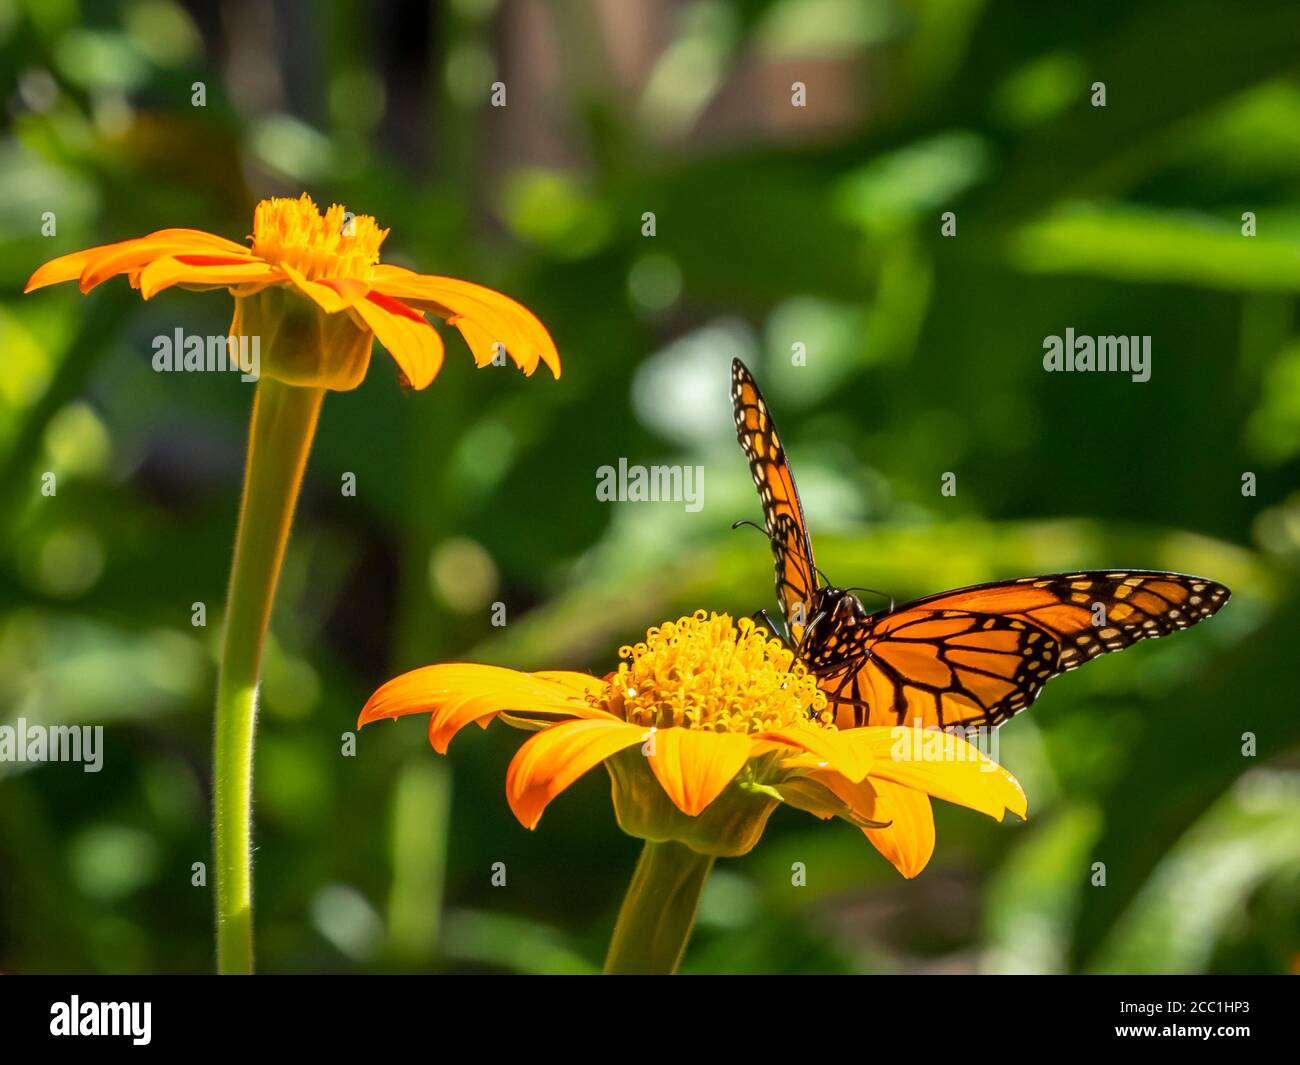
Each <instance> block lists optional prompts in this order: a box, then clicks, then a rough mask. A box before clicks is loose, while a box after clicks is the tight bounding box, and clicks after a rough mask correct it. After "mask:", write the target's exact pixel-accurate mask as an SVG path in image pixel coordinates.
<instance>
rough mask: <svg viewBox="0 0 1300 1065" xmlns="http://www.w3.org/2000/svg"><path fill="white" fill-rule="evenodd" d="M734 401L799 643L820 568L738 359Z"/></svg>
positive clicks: (784, 607)
mask: <svg viewBox="0 0 1300 1065" xmlns="http://www.w3.org/2000/svg"><path fill="white" fill-rule="evenodd" d="M731 400H732V410H733V411H734V413H735V416H736V438H737V439H738V440H739V441H740V446H741V448H742V450H743V451H744V452H745V457H746V458H747V459H748V460H749V470H750V473H751V474H753V477H754V484H755V486H756V487H757V488H758V495H759V499H760V500H761V501H762V504H763V520H764V526H765V528H766V531H767V537H768V540H769V541H770V542H771V544H772V554H773V556H774V557H775V560H776V590H777V597H778V599H779V600H780V603H781V612H782V613H783V614H784V615H785V622H786V631H787V632H788V633H789V636H790V639H791V640H792V641H794V642H795V643H796V644H797V643H799V641H800V640H801V639H802V638H803V632H804V628H805V627H806V625H807V623H808V619H809V618H810V617H811V614H812V604H813V601H814V597H815V595H816V592H817V568H816V566H815V564H814V563H813V553H812V543H811V541H810V540H809V538H808V526H807V523H806V522H805V521H804V516H803V504H802V503H801V502H800V501H799V491H798V489H797V488H795V484H794V475H793V474H792V473H791V472H790V464H789V463H788V462H787V461H786V457H785V448H784V447H783V446H782V445H781V439H780V437H779V436H777V433H776V426H775V425H774V424H773V423H772V416H771V414H770V413H769V411H768V409H767V404H766V403H765V402H764V401H763V394H762V393H761V392H759V390H758V385H757V384H755V383H754V378H753V375H752V374H750V372H749V370H748V369H747V368H746V367H745V365H744V363H742V362H741V361H740V360H739V359H736V360H734V361H733V362H732V364H731Z"/></svg>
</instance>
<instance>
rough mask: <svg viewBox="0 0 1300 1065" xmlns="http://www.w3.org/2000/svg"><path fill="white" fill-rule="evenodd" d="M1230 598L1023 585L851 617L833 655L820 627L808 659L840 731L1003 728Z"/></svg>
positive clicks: (1154, 575)
mask: <svg viewBox="0 0 1300 1065" xmlns="http://www.w3.org/2000/svg"><path fill="white" fill-rule="evenodd" d="M1229 594H1230V593H1229V591H1228V589H1227V588H1225V587H1224V586H1223V585H1221V584H1217V583H1216V582H1214V581H1210V580H1206V579H1204V578H1201V577H1189V576H1185V575H1183V574H1179V573H1166V572H1160V571H1139V570H1125V571H1120V570H1097V571H1087V572H1076V573H1066V574H1057V575H1053V576H1046V577H1023V578H1021V579H1019V580H1015V581H1004V582H994V583H992V584H981V585H976V586H974V587H971V588H962V589H958V590H956V591H952V592H942V593H940V594H938V595H932V596H927V597H926V598H924V599H919V600H917V601H916V602H914V603H909V604H907V605H906V606H903V607H900V608H899V609H897V610H894V611H892V612H881V613H878V614H873V615H870V616H868V617H866V618H863V619H860V620H856V621H855V620H854V619H853V618H845V619H844V623H843V625H842V626H841V628H842V630H843V631H842V632H841V633H839V634H837V638H836V646H835V647H834V648H833V649H830V650H828V649H826V648H825V645H824V644H825V641H824V638H823V636H822V633H821V632H820V631H819V630H818V628H817V627H816V626H814V633H813V635H814V637H815V640H814V642H813V646H810V647H809V648H807V649H806V652H805V655H806V659H805V660H806V661H807V662H808V664H809V667H810V668H811V669H812V670H813V672H814V673H816V674H817V675H818V676H819V678H821V685H822V688H823V690H825V691H826V692H827V694H828V695H829V696H830V698H831V700H832V702H834V703H836V704H837V705H838V706H839V707H840V715H841V716H840V720H842V721H845V722H850V723H857V724H872V725H882V724H891V725H892V724H898V723H900V722H906V723H908V724H912V723H915V722H916V721H918V720H919V721H920V722H921V723H922V724H923V725H925V726H937V727H940V728H950V727H953V726H957V725H960V726H965V727H975V726H981V725H996V724H999V723H1000V722H1002V721H1004V720H1006V719H1007V718H1009V717H1011V716H1013V715H1014V714H1016V713H1019V712H1020V711H1021V710H1023V709H1025V708H1026V707H1027V706H1029V705H1030V704H1031V703H1032V702H1033V701H1034V699H1035V698H1037V696H1038V693H1039V691H1041V690H1042V687H1043V685H1044V684H1046V683H1047V681H1049V680H1050V679H1051V678H1052V677H1055V676H1058V675H1060V674H1061V673H1064V672H1066V671H1067V670H1071V669H1076V668H1077V667H1078V666H1080V665H1082V664H1083V663H1084V662H1087V661H1090V660H1091V659H1093V658H1095V657H1097V656H1098V655H1100V654H1104V653H1106V652H1109V651H1119V650H1123V649H1124V648H1125V647H1129V646H1131V645H1132V644H1134V643H1136V642H1137V641H1138V640H1143V639H1153V638H1157V637H1160V636H1165V635H1168V634H1169V633H1171V632H1176V631H1178V630H1179V629H1183V628H1187V627H1189V626H1191V625H1194V624H1196V623H1197V622H1198V621H1201V620H1203V619H1204V618H1207V617H1209V616H1210V615H1211V614H1213V613H1215V612H1216V611H1217V610H1218V609H1219V607H1221V606H1222V605H1223V604H1224V603H1225V602H1227V600H1228V596H1229Z"/></svg>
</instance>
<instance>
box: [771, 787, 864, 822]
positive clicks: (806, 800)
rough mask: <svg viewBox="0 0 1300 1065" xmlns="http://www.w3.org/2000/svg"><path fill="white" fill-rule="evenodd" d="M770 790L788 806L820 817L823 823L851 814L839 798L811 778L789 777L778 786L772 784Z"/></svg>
mask: <svg viewBox="0 0 1300 1065" xmlns="http://www.w3.org/2000/svg"><path fill="white" fill-rule="evenodd" d="M841 779H842V778H841ZM771 788H772V790H773V791H775V792H776V793H777V794H778V795H780V796H781V799H782V800H783V801H784V802H785V803H787V804H788V805H790V806H793V807H794V808H795V809H796V810H803V811H804V812H805V813H810V814H812V815H813V816H814V817H820V818H821V819H822V820H823V821H829V820H830V819H831V818H832V817H846V816H850V815H851V814H852V811H851V810H850V809H849V808H848V806H847V805H846V804H845V803H844V802H843V801H842V800H841V799H840V798H839V796H837V795H836V794H835V793H834V792H832V791H831V790H830V789H829V788H828V787H826V785H825V784H822V783H820V782H819V781H817V780H814V779H813V778H812V777H790V778H789V779H787V780H783V781H781V783H779V784H772V785H771Z"/></svg>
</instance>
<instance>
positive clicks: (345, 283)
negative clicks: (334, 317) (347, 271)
mask: <svg viewBox="0 0 1300 1065" xmlns="http://www.w3.org/2000/svg"><path fill="white" fill-rule="evenodd" d="M280 269H281V270H283V271H284V273H285V276H286V277H287V278H288V279H289V285H290V287H291V288H295V289H297V290H298V292H299V293H300V294H302V295H304V296H306V297H307V298H308V299H309V300H311V301H312V302H313V303H315V304H316V306H318V307H319V308H320V309H321V310H323V311H324V312H325V313H326V314H338V313H339V312H340V311H346V310H347V309H348V308H349V307H351V306H352V305H353V304H355V303H356V302H357V300H360V299H365V297H366V294H367V293H368V292H369V291H370V286H369V285H367V284H366V283H365V282H364V281H358V280H356V279H355V278H333V279H329V280H324V281H309V280H308V279H307V278H306V277H304V276H303V275H302V274H301V273H300V272H299V271H298V270H296V269H294V267H292V266H289V265H288V264H287V263H281V264H280Z"/></svg>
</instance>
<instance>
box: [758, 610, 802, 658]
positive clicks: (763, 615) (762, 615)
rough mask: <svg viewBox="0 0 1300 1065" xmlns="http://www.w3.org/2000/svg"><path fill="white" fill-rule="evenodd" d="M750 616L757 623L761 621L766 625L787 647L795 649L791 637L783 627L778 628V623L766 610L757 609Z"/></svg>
mask: <svg viewBox="0 0 1300 1065" xmlns="http://www.w3.org/2000/svg"><path fill="white" fill-rule="evenodd" d="M750 617H751V618H752V619H753V622H754V624H755V625H757V624H758V623H759V622H760V621H761V622H762V623H763V624H764V625H766V626H767V627H768V629H769V630H770V631H771V633H772V635H773V636H775V637H776V638H777V639H778V640H780V641H781V642H782V643H783V644H785V646H786V647H787V648H789V649H790V650H791V651H793V650H795V648H794V646H793V645H792V644H791V643H790V638H789V637H788V636H786V634H785V633H784V632H783V631H782V630H781V629H779V628H777V626H776V623H775V622H774V621H773V620H772V619H771V617H769V616H768V613H767V611H766V610H756V611H755V612H754V613H753V614H751V615H750Z"/></svg>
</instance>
